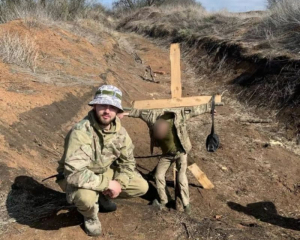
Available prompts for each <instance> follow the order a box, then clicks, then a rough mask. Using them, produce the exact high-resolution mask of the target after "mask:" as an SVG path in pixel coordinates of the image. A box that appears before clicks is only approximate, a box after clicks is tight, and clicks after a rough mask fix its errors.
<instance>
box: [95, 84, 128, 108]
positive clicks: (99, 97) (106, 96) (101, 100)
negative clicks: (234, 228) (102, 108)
mask: <svg viewBox="0 0 300 240" xmlns="http://www.w3.org/2000/svg"><path fill="white" fill-rule="evenodd" d="M95 104H102V105H111V106H114V107H116V108H118V109H119V110H120V111H121V112H124V110H123V107H122V92H121V91H120V89H118V88H117V87H115V86H112V85H103V86H101V87H99V88H98V90H97V91H96V93H95V97H94V99H93V100H92V101H91V102H89V105H90V106H93V105H95Z"/></svg>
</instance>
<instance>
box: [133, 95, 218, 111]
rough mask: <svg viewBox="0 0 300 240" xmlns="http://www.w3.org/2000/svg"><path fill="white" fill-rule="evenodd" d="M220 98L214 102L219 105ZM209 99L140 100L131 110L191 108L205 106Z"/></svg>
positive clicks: (205, 97)
mask: <svg viewBox="0 0 300 240" xmlns="http://www.w3.org/2000/svg"><path fill="white" fill-rule="evenodd" d="M221 98H222V96H221V95H216V98H215V102H216V103H221ZM210 99H211V96H199V97H184V98H171V99H157V100H142V101H134V102H133V108H135V109H160V108H177V107H192V106H198V105H201V104H206V103H208V102H209V101H210Z"/></svg>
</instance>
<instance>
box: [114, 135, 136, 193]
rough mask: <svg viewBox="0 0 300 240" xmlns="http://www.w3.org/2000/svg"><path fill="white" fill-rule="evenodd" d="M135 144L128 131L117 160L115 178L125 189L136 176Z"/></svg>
mask: <svg viewBox="0 0 300 240" xmlns="http://www.w3.org/2000/svg"><path fill="white" fill-rule="evenodd" d="M133 150H134V145H133V143H132V140H131V138H130V137H129V135H128V133H127V132H126V138H125V142H124V146H123V147H122V149H121V155H120V157H119V159H118V160H117V170H116V173H115V176H114V180H116V181H118V182H119V183H120V184H121V186H122V188H123V189H126V188H127V186H128V184H129V181H130V179H131V178H133V176H134V171H135V167H136V162H135V159H134V155H133Z"/></svg>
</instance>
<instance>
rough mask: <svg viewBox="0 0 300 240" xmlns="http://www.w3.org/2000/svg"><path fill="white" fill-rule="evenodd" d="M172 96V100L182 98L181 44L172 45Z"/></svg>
mask: <svg viewBox="0 0 300 240" xmlns="http://www.w3.org/2000/svg"><path fill="white" fill-rule="evenodd" d="M170 60H171V95H172V98H181V96H182V88H181V69H180V46H179V43H174V44H171V48H170Z"/></svg>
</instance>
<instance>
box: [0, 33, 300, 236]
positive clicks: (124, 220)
mask: <svg viewBox="0 0 300 240" xmlns="http://www.w3.org/2000/svg"><path fill="white" fill-rule="evenodd" d="M70 36H71V37H74V36H72V35H71V34H69V35H68V38H70ZM103 39H106V41H108V42H111V45H109V46H108V45H106V47H105V50H104V49H103V43H102V45H101V44H99V45H98V46H94V48H95V49H94V48H92V47H91V49H89V52H88V54H87V55H83V57H88V56H89V54H92V55H97V54H102V55H101V56H103V60H101V61H102V62H101V64H102V65H99V64H96V60H95V66H97V67H95V68H93V70H90V73H89V74H92V75H93V76H95V78H94V79H93V81H94V82H95V83H94V84H92V86H91V84H90V82H86V83H85V81H81V82H80V84H78V85H77V86H69V85H64V86H59V85H55V84H54V83H45V82H38V83H37V82H33V83H31V82H30V83H28V82H22V84H23V85H25V86H26V88H25V89H27V91H23V92H22V91H21V92H20V87H19V86H20V85H18V84H17V85H16V83H14V82H13V80H12V81H11V82H10V83H5V84H3V87H1V88H2V89H1V91H2V93H3V95H1V101H2V102H5V103H9V104H11V106H13V104H12V102H11V101H10V100H11V99H12V98H13V97H14V96H15V95H11V93H12V89H13V90H14V92H13V93H14V94H16V96H18V97H21V98H23V99H25V101H21V102H18V104H19V105H18V107H17V108H16V109H15V113H16V115H13V114H11V113H10V112H9V111H2V117H1V118H0V133H1V135H0V142H1V153H0V160H1V161H0V164H1V168H0V169H1V176H2V177H1V180H0V203H1V204H0V211H1V217H0V220H1V221H0V231H1V236H0V238H1V239H8V238H10V239H43V240H44V239H45V240H46V239H58V238H59V239H71V238H72V239H88V237H87V236H86V235H85V233H84V231H83V226H82V217H81V216H80V214H79V213H77V212H76V210H75V209H74V208H72V207H71V206H69V205H67V203H66V201H65V196H64V194H63V193H61V192H60V191H59V189H58V187H57V186H56V185H55V183H54V182H53V181H52V180H49V181H47V182H45V183H42V182H41V180H42V179H43V178H45V177H47V176H49V175H51V174H54V173H55V168H56V161H57V160H58V159H59V158H60V156H61V154H62V151H63V148H62V146H63V141H64V139H63V138H64V136H65V134H66V133H67V132H68V130H69V129H70V127H71V126H72V125H73V124H74V123H75V122H76V121H78V120H79V119H81V118H82V117H84V116H85V114H86V113H87V111H88V110H89V107H88V106H86V103H87V102H88V101H89V99H91V98H92V95H93V92H94V90H95V87H96V86H97V85H101V84H104V83H109V84H114V85H116V86H118V87H119V88H121V90H122V91H123V94H124V99H125V102H124V106H129V104H130V102H131V101H132V100H139V99H153V98H156V99H158V98H168V97H170V63H169V50H168V49H165V48H163V47H161V46H159V45H157V44H155V43H154V42H151V41H150V40H148V39H145V38H143V37H140V36H137V35H135V34H127V33H122V34H120V35H118V39H111V38H110V36H103ZM82 41H84V40H82ZM77 42H78V41H77ZM80 42H81V41H79V44H80ZM103 42H105V41H104V40H103ZM81 44H82V43H81ZM75 47H76V45H75ZM101 51H103V52H101ZM81 54H84V53H83V52H82V53H81ZM76 55H77V54H76ZM137 56H138V57H139V58H137ZM69 57H70V58H72V55H69ZM184 60H185V59H183V64H182V72H183V76H182V79H183V87H184V88H183V94H184V95H185V96H193V95H201V94H212V93H215V92H218V91H223V90H226V89H224V85H222V86H221V84H220V82H222V81H229V80H230V77H232V76H231V75H226V76H224V75H223V76H222V78H221V77H220V76H219V78H217V77H216V78H214V79H210V78H209V76H208V75H207V74H205V73H204V72H203V74H201V72H197V73H196V72H195V71H193V69H192V68H191V67H190V66H189V65H188V63H187V62H186V61H184ZM90 64H93V62H90ZM148 65H150V66H151V68H152V69H153V70H155V71H160V72H162V73H163V74H162V75H157V76H156V80H158V81H159V82H160V83H159V84H157V83H152V82H150V81H145V80H143V79H145V68H146V67H147V66H148ZM6 67H7V68H8V69H9V68H11V66H6ZM70 68H71V66H68V69H70ZM89 68H90V66H89ZM10 71H11V70H10ZM82 71H84V69H83V70H82ZM69 74H70V73H69ZM73 74H75V73H73ZM78 74H80V73H78ZM66 76H68V75H66ZM96 76H98V77H96ZM77 77H79V76H77ZM146 78H147V76H146ZM224 78H226V79H224ZM1 80H2V79H1ZM2 81H3V80H2ZM23 89H24V87H23ZM37 89H38V90H39V91H44V92H46V93H47V94H48V96H47V97H48V98H51V99H50V100H49V101H46V100H45V102H42V99H43V97H44V98H45V96H43V94H41V96H37V95H33V96H32V95H30V94H32V91H37ZM16 90H19V92H17V93H16ZM28 90H32V91H28ZM29 96H31V97H32V98H33V100H32V101H41V104H40V106H35V105H34V103H32V105H33V106H30V107H29V109H27V108H25V110H24V107H25V105H24V104H26V103H27V102H26V101H27V98H28V97H29ZM224 103H225V105H224V106H223V107H218V109H217V111H218V115H217V116H216V129H217V133H218V134H219V136H220V140H221V147H220V149H219V150H218V151H217V152H216V153H214V154H212V153H207V152H206V150H205V147H204V141H205V138H206V136H207V135H208V133H209V132H210V116H209V115H203V116H200V117H197V118H194V119H191V120H190V122H189V123H188V127H189V132H190V136H191V140H192V144H193V150H192V152H191V153H190V156H189V158H190V160H191V161H194V162H196V163H197V164H198V165H199V166H200V167H201V169H202V170H203V171H204V172H205V173H206V174H207V176H208V177H209V179H210V180H211V181H212V182H213V183H214V184H215V186H216V187H215V189H213V190H204V189H202V188H201V186H199V184H198V183H197V181H196V180H195V179H194V178H193V176H192V175H191V174H190V173H189V174H188V177H189V181H190V195H191V204H192V206H193V214H192V215H191V217H188V216H186V215H185V214H184V213H182V212H180V211H175V210H174V209H172V208H170V209H168V210H167V211H164V212H159V211H157V210H156V209H155V208H153V207H152V206H150V205H149V204H150V202H151V200H153V198H154V197H155V196H156V195H155V187H154V184H153V183H152V182H151V183H150V184H151V188H150V189H151V190H150V192H149V193H148V194H147V195H146V196H145V197H144V198H138V199H128V200H116V202H117V205H118V210H117V211H116V212H114V213H99V218H100V220H101V223H102V227H103V236H101V237H99V239H222V240H223V239H224V240H225V239H236V240H239V239H249V240H250V239H300V233H299V230H300V227H299V226H300V224H299V220H298V219H299V215H300V213H299V210H298V209H299V208H298V199H299V188H300V174H299V173H300V170H299V168H298V167H297V166H298V161H299V155H297V154H296V153H295V152H294V151H292V149H293V147H295V146H294V145H292V144H291V143H289V142H286V141H284V140H283V139H278V138H276V136H277V130H278V124H277V122H275V121H274V122H271V123H262V124H260V123H256V124H255V123H249V122H242V121H241V118H247V119H249V118H255V117H257V116H256V115H255V114H254V113H253V112H252V109H250V107H245V105H242V104H240V103H239V102H238V101H237V99H236V97H235V96H233V95H231V94H229V93H228V92H227V93H224ZM22 104H23V105H22ZM1 106H4V104H3V105H1ZM5 106H6V105H5ZM3 109H4V108H1V110H3ZM6 109H7V108H6ZM122 123H123V125H124V126H125V127H126V129H127V130H128V132H129V134H130V136H131V137H132V139H133V142H134V144H135V146H136V148H135V155H136V156H145V155H149V152H150V151H149V137H148V130H147V127H146V125H145V124H144V123H143V122H142V121H141V120H139V119H127V118H125V119H123V120H122ZM156 163H157V159H138V160H137V164H138V165H137V166H138V169H139V170H140V171H141V172H143V173H147V172H148V171H149V170H152V169H153V167H154V166H155V165H156ZM167 180H168V185H169V190H170V192H171V193H172V192H173V191H174V190H173V187H172V186H173V185H172V174H171V172H169V173H168V175H167Z"/></svg>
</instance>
